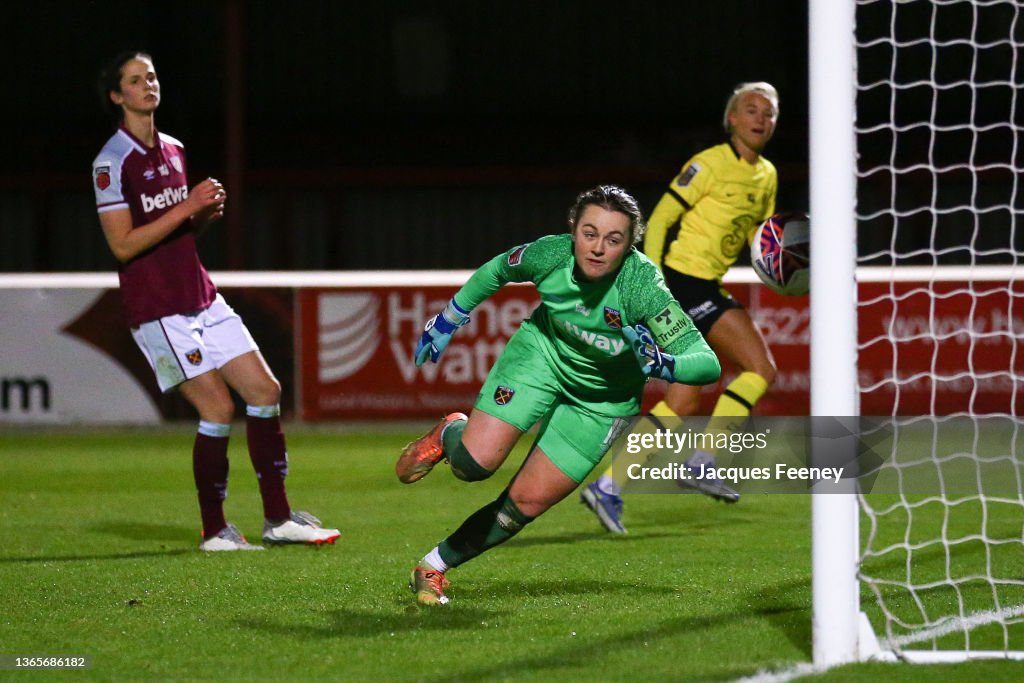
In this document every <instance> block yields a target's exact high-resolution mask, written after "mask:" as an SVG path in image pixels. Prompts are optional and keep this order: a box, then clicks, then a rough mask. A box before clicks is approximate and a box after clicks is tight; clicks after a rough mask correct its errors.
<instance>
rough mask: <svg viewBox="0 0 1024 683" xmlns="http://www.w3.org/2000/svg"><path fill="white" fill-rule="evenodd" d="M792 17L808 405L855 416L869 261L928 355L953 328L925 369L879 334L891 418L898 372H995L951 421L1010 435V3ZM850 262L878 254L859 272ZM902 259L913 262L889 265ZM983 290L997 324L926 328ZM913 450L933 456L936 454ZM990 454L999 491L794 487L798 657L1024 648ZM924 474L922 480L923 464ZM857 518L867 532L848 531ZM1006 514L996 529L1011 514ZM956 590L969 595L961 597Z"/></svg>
mask: <svg viewBox="0 0 1024 683" xmlns="http://www.w3.org/2000/svg"><path fill="white" fill-rule="evenodd" d="M808 14H809V27H808V31H809V33H808V35H809V42H808V46H809V88H810V98H809V122H810V215H811V218H812V231H811V250H812V252H813V263H814V265H813V268H812V269H811V306H810V308H811V313H810V321H811V414H812V416H823V417H824V416H833V417H834V416H856V415H860V414H861V410H860V407H861V406H860V400H861V398H862V396H863V395H865V394H867V393H870V392H871V391H873V390H875V389H877V388H878V386H879V384H881V383H879V384H874V385H870V384H869V385H866V384H865V382H864V380H863V378H861V377H859V376H858V355H859V354H860V353H864V352H866V347H867V346H868V345H869V344H865V343H862V342H859V341H858V330H857V320H858V284H857V283H858V281H859V282H861V283H864V282H867V281H869V280H874V281H876V282H885V281H886V280H885V278H886V273H888V274H889V276H890V277H891V276H893V275H895V274H897V273H898V274H900V275H904V274H906V273H908V272H909V271H910V270H911V269H915V270H917V273H916V276H917V277H916V278H914V279H915V280H916V281H919V282H924V283H926V286H925V287H922V288H921V291H922V292H923V294H924V296H927V297H928V300H929V301H930V302H931V306H932V310H931V313H930V315H929V317H928V322H929V323H930V327H929V328H928V329H929V330H930V332H931V339H930V341H931V342H932V344H933V345H934V347H935V349H936V350H935V355H936V356H938V354H939V353H940V350H939V347H940V346H941V345H942V344H943V343H947V344H948V341H949V340H951V339H953V338H955V336H956V335H961V336H963V337H968V338H969V339H970V341H969V344H968V350H967V352H966V357H967V360H966V362H965V363H964V367H962V368H961V372H955V373H944V372H942V371H941V369H937V364H936V362H935V361H934V360H933V362H932V366H931V372H930V373H927V372H925V373H919V374H916V375H914V376H912V377H910V378H907V377H906V376H905V373H901V370H900V363H901V362H902V361H904V360H909V359H904V358H901V357H900V350H901V344H902V343H904V342H906V341H907V339H909V337H901V336H900V334H901V333H900V332H899V331H893V330H892V329H891V330H890V332H889V334H890V338H889V339H881V341H880V343H882V344H888V346H889V347H890V353H891V354H892V356H893V362H892V373H891V375H892V376H891V377H889V378H886V379H884V380H883V382H882V383H885V382H888V383H889V384H890V385H891V386H892V387H893V391H894V393H895V395H896V399H895V402H894V404H893V408H892V417H893V420H894V423H895V424H899V419H902V418H903V417H904V416H905V415H906V412H901V411H900V405H899V404H898V401H899V398H900V391H901V388H903V387H904V386H909V385H910V383H912V382H918V383H920V382H924V383H927V384H928V386H930V387H931V391H932V402H931V405H932V406H933V407H934V406H935V405H936V404H937V401H936V393H935V392H937V391H938V389H937V387H939V386H941V385H942V384H943V383H944V382H953V381H963V382H968V383H971V382H973V383H974V385H973V386H975V387H977V386H978V385H979V383H980V382H982V381H983V380H1005V381H1006V382H1008V383H1009V384H1010V385H1011V386H1012V395H1011V398H1010V400H1008V401H1007V406H1006V408H1005V409H997V410H995V411H993V410H991V409H986V410H979V411H977V412H976V411H975V410H974V406H975V404H974V401H973V394H972V397H971V401H970V402H969V404H968V407H967V408H966V409H964V410H959V411H958V412H956V413H955V416H954V418H952V419H957V417H956V416H960V418H962V419H966V420H978V419H979V417H982V418H983V417H984V414H988V415H991V414H993V413H995V414H997V415H998V416H999V417H1001V418H1005V419H1006V420H1007V421H1008V423H1009V424H1011V425H1012V429H1013V435H1014V436H1016V432H1017V429H1018V426H1019V421H1018V417H1019V414H1018V410H1017V408H1016V392H1017V388H1016V382H1017V380H1018V376H1019V373H1018V369H1017V368H1016V357H1017V345H1018V343H1019V342H1020V341H1021V337H1022V335H1021V334H1020V332H1019V331H1018V330H1016V329H1015V320H1016V317H1015V316H1014V310H1013V303H1014V300H1015V299H1017V298H1021V296H1022V288H1021V287H1019V286H1018V285H1017V281H1018V279H1019V278H1020V276H1021V275H1024V269H1018V268H1017V267H1016V265H1015V264H1016V263H1017V262H1018V261H1019V259H1020V257H1021V240H1020V239H1019V238H1018V237H1017V223H1018V216H1019V215H1020V214H1021V212H1022V210H1024V206H1022V198H1021V197H1019V196H1018V191H1017V185H1018V182H1019V181H1018V180H1017V177H1018V176H1019V175H1020V174H1021V173H1022V172H1024V168H1022V166H1024V158H1020V156H1019V155H1020V154H1024V151H1018V150H1019V148H1020V147H1021V144H1022V142H1024V127H1022V125H1021V121H1020V118H1019V117H1020V115H1021V114H1022V113H1024V111H1018V109H1017V99H1018V97H1019V95H1020V93H1021V92H1022V91H1024V77H1022V74H1018V72H1017V68H1016V61H1017V60H1016V57H1017V56H1018V55H1020V54H1021V51H1022V50H1024V7H1022V6H1021V5H1020V3H1018V2H1015V1H1014V0H810V1H809V13H808ZM858 23H860V25H858ZM869 51H873V52H870V53H869ZM879 55H881V57H880V56H879ZM865 56H870V63H871V69H872V71H871V73H870V74H865V73H863V72H862V71H861V70H860V69H859V67H861V68H863V63H864V61H868V60H865V59H864V58H865ZM887 59H888V60H889V63H886V60H887ZM861 98H863V99H864V101H865V102H871V103H873V104H874V105H877V104H878V103H879V102H883V103H885V106H875V107H874V109H871V110H870V111H871V112H878V111H881V115H880V116H877V117H876V116H875V115H874V113H872V114H871V115H865V113H864V112H865V111H867V110H868V107H867V105H866V104H862V103H861V101H860V100H861ZM951 98H952V100H953V103H952V104H951V102H950V99H951ZM1022 104H1024V103H1022ZM1000 117H1002V118H1000ZM886 146H888V148H885V149H882V148H884V147H886ZM998 155H1001V157H999V158H994V157H995V156H998ZM915 174H916V175H915ZM922 179H923V180H922ZM862 182H863V183H865V187H867V186H868V184H869V183H873V185H872V187H879V188H881V191H880V192H879V193H878V194H879V195H887V196H874V195H872V196H871V201H870V202H869V203H870V206H864V205H858V197H860V198H861V199H862V200H863V198H864V196H865V194H864V193H863V192H861V193H859V192H858V186H859V183H862ZM914 182H916V183H917V185H912V183H914ZM952 185H955V187H951V186H952ZM908 188H909V189H908ZM863 203H867V202H863V201H862V204H863ZM858 224H859V225H860V230H861V231H862V234H864V232H865V231H866V230H875V231H878V230H882V229H884V230H891V235H887V238H888V239H887V241H886V248H885V249H882V250H875V251H871V250H868V249H865V248H864V247H863V246H862V248H861V254H860V260H861V264H862V265H860V266H859V267H858V247H857V233H858ZM901 228H902V232H901ZM960 234H962V236H963V239H962V240H961V241H959V242H958V241H956V237H957V235H960ZM872 236H873V237H877V232H876V233H875V234H873V235H872ZM865 262H868V263H872V264H876V263H889V264H891V265H889V266H873V267H870V268H869V267H865V265H863V264H864V263H865ZM914 263H916V264H920V263H931V264H932V265H930V266H929V265H925V266H920V265H917V266H909V265H908V264H914ZM951 263H955V264H958V265H948V264H951ZM983 264H984V265H983ZM999 264H1002V265H999ZM953 268H959V269H960V270H961V275H962V279H963V281H964V282H966V283H967V284H966V286H965V287H964V288H962V289H960V290H957V291H953V292H950V291H948V290H949V288H948V287H947V288H944V287H943V286H941V285H940V286H938V287H935V285H936V283H939V282H940V280H941V279H942V278H941V273H942V271H950V270H952V269H953ZM875 278H877V279H875ZM893 279H895V278H893ZM993 283H994V284H993ZM993 291H994V292H995V293H996V294H997V295H999V296H1001V297H1003V299H1005V300H1007V301H1008V303H1007V304H1006V308H1005V309H1004V310H1003V311H1001V313H1000V315H1005V316H1006V321H1007V326H1006V329H1005V330H1002V329H1000V330H997V331H994V332H993V331H991V330H987V331H982V330H975V329H973V328H972V327H966V328H964V329H961V330H952V331H949V333H948V334H947V333H946V332H941V333H940V332H939V331H938V325H937V324H936V320H938V319H939V313H940V312H941V307H942V306H944V305H948V304H947V302H948V301H949V300H950V299H951V298H952V297H957V296H961V297H970V298H971V304H970V313H969V315H968V316H967V319H969V320H972V321H973V315H974V310H975V308H974V307H975V303H976V300H977V299H979V298H981V297H982V296H987V295H988V294H989V293H991V292H993ZM978 292H980V293H978ZM883 296H884V295H883ZM890 296H891V299H892V302H893V303H892V306H893V311H894V313H893V319H895V318H896V317H897V316H896V313H895V311H896V308H897V307H898V306H899V303H900V296H901V295H900V293H899V291H898V290H897V288H892V289H891V291H890ZM861 305H862V306H863V305H864V304H861ZM921 336H922V337H924V336H927V335H921ZM993 339H995V341H996V342H998V343H1000V344H1004V345H1006V346H1011V347H1012V349H1011V351H1010V353H1009V359H1010V360H1009V364H1010V366H1009V367H1007V368H997V369H995V370H993V371H990V372H987V373H980V372H976V371H975V367H974V365H973V360H974V359H975V358H977V357H981V356H982V354H984V352H985V349H984V346H985V344H986V343H988V341H990V340H993ZM873 341H874V340H873ZM911 341H915V339H911ZM907 348H909V347H907ZM947 415H948V413H944V412H942V411H941V410H935V409H934V408H933V410H932V411H931V412H930V414H927V415H921V416H920V418H919V419H923V420H926V421H928V420H930V421H931V422H932V423H936V424H938V423H942V422H944V421H946V420H948V419H950V418H949V417H947ZM897 416H899V418H897ZM979 429H980V428H979V427H977V426H975V432H974V435H973V436H974V444H975V450H974V451H973V452H971V453H966V454H961V455H966V456H968V457H970V456H974V457H975V458H977V457H978V456H977V450H978V448H979V431H978V430H979ZM895 448H896V447H895V446H894V456H895V455H896V453H895ZM932 448H933V450H932V452H931V456H932V457H933V458H935V457H936V455H935V453H936V452H937V450H938V449H937V447H936V446H932ZM968 450H970V449H968ZM813 455H814V453H812V457H813ZM1003 457H1004V459H1005V460H1007V461H1009V463H1010V465H1011V467H1013V468H1014V471H1016V472H1017V481H1016V493H1015V495H1009V496H999V495H998V494H989V493H987V492H986V491H985V490H984V489H983V487H982V485H981V484H982V483H981V478H980V477H979V481H978V485H979V489H981V490H979V492H978V493H977V494H976V495H972V496H958V495H953V494H947V491H946V490H945V489H943V490H942V491H941V492H939V493H938V494H935V495H923V496H916V497H915V496H914V495H904V493H903V492H902V491H901V492H900V494H899V496H898V497H897V498H898V500H897V502H896V503H894V504H892V505H875V504H873V503H872V502H871V501H869V500H868V498H869V497H868V496H865V495H862V494H859V493H858V492H855V491H854V490H852V489H851V492H850V494H849V495H816V496H814V497H813V501H812V515H813V520H812V529H813V530H812V563H813V579H812V592H813V640H814V642H813V659H814V667H815V668H816V669H824V668H828V667H831V666H836V665H840V664H844V663H849V662H855V661H863V660H867V659H881V660H889V661H897V660H901V661H909V662H929V663H931V662H936V663H937V662H953V661H965V660H969V659H977V658H988V657H998V658H1007V659H1024V651H1021V650H1022V649H1024V642H1022V638H1021V634H1022V632H1024V572H1022V571H1020V567H1021V566H1024V562H1020V563H1017V561H1019V560H1024V555H1022V553H1024V531H1022V530H1021V528H1020V524H1019V523H1018V524H1016V527H1015V528H1016V536H1014V533H1010V534H1008V535H1000V534H998V533H995V532H994V531H993V532H991V533H990V530H991V529H993V528H994V527H993V525H992V520H993V518H994V517H995V516H997V515H1004V516H1006V517H1010V518H1011V519H1013V518H1014V515H1020V514H1021V511H1022V510H1024V491H1022V482H1021V477H1020V474H1019V473H1020V469H1021V461H1020V457H1019V455H1018V454H1017V452H1016V449H1015V448H1013V447H1012V446H1011V448H1010V453H1009V454H1007V455H1005V456H1003ZM939 479H940V483H942V482H941V479H942V477H941V473H940V477H939ZM964 508H967V509H972V510H973V509H977V510H978V513H977V514H978V517H979V519H980V520H981V521H980V529H979V530H978V531H977V532H974V533H967V534H965V533H963V532H960V531H954V530H953V528H952V527H953V525H952V524H951V523H950V518H951V517H953V516H955V515H956V514H962V513H960V512H957V510H958V509H964ZM928 514H932V515H936V514H937V515H938V517H939V520H938V521H937V522H935V523H934V525H933V526H934V528H933V529H930V530H931V531H932V533H933V534H934V536H933V537H932V538H929V539H921V538H918V537H917V536H916V535H912V534H911V529H910V527H911V524H912V521H915V522H917V523H918V524H920V519H921V518H922V517H927V515H928ZM889 518H895V519H897V520H903V521H904V523H905V526H906V530H905V533H904V534H903V537H902V538H900V539H899V540H898V541H897V542H881V541H878V540H877V539H876V532H877V530H878V528H879V527H880V525H881V524H880V522H886V521H887V520H889ZM864 520H867V522H868V527H869V528H868V529H866V530H865V531H864V533H863V534H862V530H861V529H860V523H861V522H862V521H864ZM890 523H891V522H890ZM1009 526H1010V527H1011V531H1012V528H1014V526H1013V523H1011V524H1009ZM916 533H917V530H916V529H915V534H916ZM862 537H863V538H862ZM968 544H975V545H976V547H977V548H978V549H979V550H977V552H976V554H977V555H978V556H979V557H980V560H979V563H980V567H981V570H980V572H979V571H978V570H977V569H976V568H973V567H972V568H970V569H968V568H966V567H965V566H962V565H966V564H968V563H967V562H963V561H962V560H963V558H964V556H965V555H966V554H969V553H967V552H966V550H965V549H966V548H967V546H968ZM1007 551H1009V552H1012V553H1013V555H1012V557H1013V560H1014V562H1013V563H1011V564H1014V565H1015V566H1016V567H1017V569H1016V570H1013V569H1010V570H1007V566H1006V564H1005V563H1001V562H998V561H996V559H994V558H999V559H1002V558H1003V557H1004V555H1003V553H1005V552H1007ZM929 553H931V555H932V556H933V557H932V559H933V560H934V561H935V562H937V563H938V564H944V566H943V567H941V569H942V571H941V572H940V574H941V576H940V577H939V578H938V579H935V577H933V576H928V577H927V578H922V576H921V573H919V572H917V571H916V568H915V567H914V562H913V561H914V560H916V559H917V558H920V557H922V556H926V555H927V554H929ZM879 558H881V559H882V560H884V561H886V562H888V563H889V564H890V565H901V566H899V568H898V573H901V574H902V577H901V579H900V580H888V579H886V578H879V577H878V576H877V575H875V574H874V573H873V572H871V571H865V570H864V565H865V562H867V561H878V560H879ZM901 558H905V560H904V559H901ZM936 558H937V559H936ZM903 565H905V566H903ZM1000 572H1002V573H1000ZM862 589H863V590H862ZM975 589H980V590H975ZM930 591H945V593H944V594H943V595H944V599H943V600H941V601H940V600H932V601H929V599H928V594H929V592H930ZM968 594H971V595H976V594H981V595H982V599H981V600H979V601H978V602H977V603H972V602H971V599H970V598H969V597H968ZM862 596H865V599H866V600H867V599H868V596H870V597H871V598H873V599H872V600H871V604H866V605H862V604H861V598H862ZM894 596H895V597H894ZM876 601H877V606H876V605H875V604H874V603H875V602H876ZM978 605H982V606H981V607H979V606H978ZM984 605H987V607H985V606H984ZM862 607H864V608H865V611H867V610H868V608H871V609H873V610H874V614H875V615H876V623H877V622H878V621H881V622H883V623H882V624H879V625H878V626H877V627H875V628H873V627H872V624H871V622H869V620H868V618H867V617H866V616H865V613H864V612H862V611H861V610H862ZM940 608H942V609H945V610H946V611H945V612H942V611H940ZM908 614H910V615H911V616H910V617H908V616H907V615H908ZM984 628H994V633H995V635H994V637H993V638H991V639H990V640H992V641H994V642H995V643H996V645H995V646H994V647H992V646H989V647H986V645H985V641H984V639H981V638H979V639H977V640H979V641H981V642H982V645H981V646H977V647H976V646H975V642H974V641H975V639H972V635H971V634H972V632H973V631H974V630H975V629H979V630H981V629H984ZM876 632H877V635H876ZM897 632H898V634H899V635H895V634H897ZM951 634H952V635H953V636H956V637H960V638H961V643H962V644H961V645H960V646H959V647H957V646H952V647H950V646H949V644H948V643H949V640H950V639H949V638H948V636H950V635H951ZM1014 636H1016V637H1014ZM954 640H955V638H954ZM946 648H949V649H946Z"/></svg>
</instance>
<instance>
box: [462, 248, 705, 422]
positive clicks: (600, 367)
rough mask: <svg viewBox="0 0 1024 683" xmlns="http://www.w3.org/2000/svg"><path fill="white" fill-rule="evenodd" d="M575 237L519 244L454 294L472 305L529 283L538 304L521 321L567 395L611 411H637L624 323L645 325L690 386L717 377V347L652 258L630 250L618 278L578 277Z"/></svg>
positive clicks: (638, 381)
mask: <svg viewBox="0 0 1024 683" xmlns="http://www.w3.org/2000/svg"><path fill="white" fill-rule="evenodd" d="M575 265H576V260H575V257H574V256H573V245H572V237H571V235H569V234H568V233H564V234H561V235H549V236H547V237H542V238H540V239H538V240H537V241H535V242H531V243H530V244H525V245H522V246H519V247H515V248H514V249H511V250H509V251H507V252H505V253H504V254H500V255H498V256H496V257H495V258H493V259H491V260H490V261H488V262H487V263H485V264H484V265H483V266H482V267H480V268H479V269H478V270H477V271H476V272H475V273H473V275H472V277H470V279H469V281H468V282H466V284H465V285H464V286H463V287H462V289H460V290H459V291H458V293H456V295H455V301H456V303H458V305H459V306H461V307H462V308H463V309H464V310H467V311H471V310H472V309H473V308H474V307H476V306H477V305H478V304H479V303H480V302H482V301H483V300H484V299H486V298H487V297H489V296H490V295H491V294H493V293H494V292H496V291H497V290H498V289H500V288H501V287H502V286H503V285H505V284H507V283H509V282H532V283H534V285H536V287H537V290H538V292H539V294H540V299H541V303H540V305H539V306H538V307H537V308H536V309H535V310H534V311H533V313H532V314H531V315H530V317H529V318H527V319H526V320H524V321H523V322H522V324H521V326H520V328H521V331H520V334H522V333H528V334H534V335H535V336H536V337H538V338H539V339H541V340H542V341H543V343H541V344H540V348H541V349H542V350H543V351H544V353H545V354H546V356H547V358H546V360H547V361H548V362H549V363H550V365H551V366H552V367H553V368H554V370H555V372H556V374H557V376H558V378H559V380H560V381H561V384H562V386H563V387H564V388H565V391H566V395H567V398H569V399H570V400H573V401H576V402H579V403H583V404H587V405H589V406H590V407H591V408H592V409H594V410H597V411H598V412H603V413H606V414H613V415H623V414H633V413H635V412H637V411H638V410H639V402H640V397H641V394H642V392H643V385H644V381H645V377H644V375H643V373H642V372H641V370H640V366H639V364H638V362H637V359H636V357H635V356H634V355H633V352H632V350H631V349H630V347H629V343H628V342H627V341H626V339H625V338H624V337H623V336H622V331H621V330H622V326H623V325H635V324H636V323H643V324H645V325H647V326H648V327H649V328H650V329H651V332H652V333H653V335H654V338H655V341H656V342H657V343H658V345H659V346H660V347H661V348H662V349H664V350H665V351H667V352H669V353H671V354H673V355H674V356H675V357H676V366H675V377H676V380H677V381H679V382H683V383H686V384H706V383H708V382H713V381H715V380H716V379H717V378H718V375H719V372H720V367H719V364H718V359H717V358H716V357H715V354H714V352H713V351H712V350H711V349H710V347H708V345H707V342H705V341H704V338H703V337H702V336H701V334H700V332H698V331H697V329H696V328H695V327H694V325H693V322H692V321H691V320H690V318H689V317H688V316H687V315H686V314H685V313H684V312H683V310H682V308H681V307H680V306H679V304H678V302H676V300H675V299H674V298H673V297H672V294H670V293H669V291H668V288H667V287H666V286H665V282H664V280H663V279H662V276H661V273H660V272H659V270H658V268H657V267H656V266H655V265H654V263H653V262H651V260H650V259H649V258H647V257H646V256H644V255H643V254H642V253H640V252H639V251H637V249H636V248H630V250H629V252H628V253H627V255H626V257H625V259H624V260H623V263H622V266H621V268H620V269H619V271H618V273H616V274H615V277H614V278H605V279H602V280H598V281H593V282H591V281H587V280H582V279H578V278H576V276H575V275H574V268H575Z"/></svg>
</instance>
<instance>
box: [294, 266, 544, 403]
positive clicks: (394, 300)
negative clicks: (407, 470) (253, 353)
mask: <svg viewBox="0 0 1024 683" xmlns="http://www.w3.org/2000/svg"><path fill="white" fill-rule="evenodd" d="M457 289H458V288H457V287H365V288H359V289H303V290H300V291H299V309H300V313H299V334H300V340H301V341H300V342H299V344H298V345H297V348H300V349H301V351H300V355H299V359H300V366H301V371H300V373H299V376H300V381H301V383H302V386H301V403H302V415H303V417H304V418H305V419H307V420H332V419H340V418H354V417H358V418H378V417H380V418H394V417H437V416H439V415H442V414H444V413H447V412H451V411H454V410H467V409H469V408H471V407H472V406H473V402H474V400H476V394H477V391H478V390H479V389H480V385H481V384H483V381H484V379H486V377H487V373H488V371H489V370H490V369H491V365H493V364H494V361H495V359H496V358H497V357H498V355H499V354H501V352H502V350H503V349H504V348H505V342H506V341H507V340H508V338H509V337H510V336H511V335H512V333H514V332H515V331H516V328H517V327H518V325H519V323H520V321H522V319H523V318H525V317H526V316H527V315H529V313H530V311H532V310H533V308H534V307H535V306H536V305H537V303H538V302H539V301H540V299H539V298H538V297H537V295H536V290H535V289H534V288H533V287H532V286H522V285H514V286H508V287H504V288H502V289H501V290H500V291H498V292H497V293H496V294H495V295H494V296H492V297H491V298H490V299H488V300H487V301H485V302H483V303H482V304H480V305H479V306H477V308H476V309H475V310H474V311H473V316H472V321H471V322H470V324H469V325H467V326H466V327H464V328H462V329H461V330H459V332H458V334H457V335H455V337H454V338H453V339H452V342H451V343H450V344H449V345H448V348H447V350H446V351H445V352H444V355H443V356H442V357H441V362H440V363H438V364H434V363H426V364H424V365H423V367H420V368H417V367H416V364H415V363H414V362H413V359H412V352H413V347H414V345H415V342H416V340H417V339H418V338H419V335H420V333H421V332H422V331H423V324H424V322H426V320H427V318H429V317H430V316H432V315H434V314H435V313H437V312H438V311H440V310H441V309H442V308H443V307H444V305H445V304H446V303H447V302H448V300H449V299H450V298H451V297H452V295H453V294H455V292H456V291H457Z"/></svg>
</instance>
